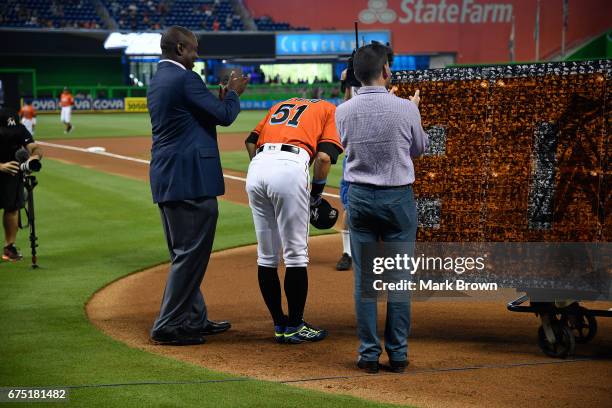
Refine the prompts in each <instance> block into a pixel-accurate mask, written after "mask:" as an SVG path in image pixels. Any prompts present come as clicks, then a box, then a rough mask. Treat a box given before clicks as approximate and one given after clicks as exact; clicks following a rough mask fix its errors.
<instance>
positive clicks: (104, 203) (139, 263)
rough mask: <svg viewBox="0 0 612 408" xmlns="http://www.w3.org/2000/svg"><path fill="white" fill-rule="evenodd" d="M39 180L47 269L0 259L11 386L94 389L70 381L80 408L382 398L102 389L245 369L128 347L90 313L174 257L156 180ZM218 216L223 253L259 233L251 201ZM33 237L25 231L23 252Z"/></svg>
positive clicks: (262, 389) (187, 387)
mask: <svg viewBox="0 0 612 408" xmlns="http://www.w3.org/2000/svg"><path fill="white" fill-rule="evenodd" d="M39 181H40V184H39V186H38V187H37V188H36V190H35V193H36V194H35V197H36V207H37V220H38V222H37V226H38V230H39V237H40V241H39V242H40V247H39V263H40V265H41V266H42V267H41V268H40V269H38V270H32V269H30V267H29V260H27V259H24V260H23V261H22V262H19V263H2V264H0V309H1V310H2V313H1V314H0V316H1V317H0V319H1V320H0V324H1V327H2V341H0V356H2V357H1V358H2V362H1V364H0V385H1V386H21V387H27V386H30V387H32V386H45V385H46V386H62V385H63V386H69V385H72V386H76V385H82V386H87V387H81V388H75V389H73V390H71V394H70V399H71V406H79V407H109V406H121V407H179V406H180V407H191V406H192V407H202V406H214V407H225V406H227V407H230V406H231V407H290V406H304V405H308V406H316V407H343V406H345V407H380V406H383V405H381V404H377V403H374V402H369V401H364V400H359V399H356V398H352V397H346V396H337V395H332V394H324V393H319V392H314V391H307V390H304V389H300V388H297V387H293V386H288V385H281V384H277V383H272V382H265V381H246V382H224V383H208V384H174V385H172V384H161V385H159V384H158V385H124V386H111V387H95V386H96V385H102V384H126V383H140V382H162V383H163V382H182V381H185V382H189V381H200V382H201V381H206V380H213V379H228V378H235V377H231V376H229V375H226V374H223V373H219V372H213V371H210V370H207V369H204V368H202V367H198V366H195V365H191V364H188V363H184V362H181V361H177V360H174V359H171V358H165V357H160V356H158V355H153V354H149V353H147V352H144V351H141V350H137V349H133V348H130V347H128V346H126V345H124V344H123V343H120V342H117V341H115V340H113V339H111V338H109V337H107V336H106V335H104V334H102V333H101V332H99V331H98V330H97V329H95V328H94V326H92V325H91V324H90V323H89V322H88V320H87V318H86V316H85V312H84V304H85V303H86V302H87V300H88V299H89V298H90V296H91V295H92V294H93V293H94V292H95V291H96V290H97V289H99V288H101V287H103V286H104V285H106V284H108V283H109V282H112V281H113V280H116V279H118V278H121V277H122V276H125V275H127V274H129V273H132V272H134V271H137V270H141V269H143V268H145V267H148V266H152V265H155V264H159V263H162V262H166V260H167V256H168V255H167V249H166V247H165V242H164V240H163V235H162V228H161V225H160V220H159V214H158V212H157V209H156V207H155V206H154V205H153V204H152V203H151V199H150V192H149V188H148V186H147V184H146V183H144V182H139V181H135V180H131V179H127V178H123V177H119V176H113V175H108V174H104V173H100V172H97V171H94V170H90V169H85V168H81V167H77V166H73V165H68V164H63V163H60V162H56V161H53V160H46V161H45V167H44V171H43V172H41V173H39ZM220 214H221V215H220V219H219V227H218V230H217V235H216V240H215V250H220V249H223V248H229V247H234V246H239V245H244V244H248V243H252V242H254V239H255V237H254V233H253V227H252V221H251V216H250V211H249V209H248V207H246V206H244V205H238V204H232V203H228V202H223V201H221V202H220ZM27 235H28V234H27V231H21V233H20V235H19V240H18V246H20V247H21V248H22V250H23V252H24V254H28V242H27ZM44 405H45V404H42V405H39V404H36V406H44ZM17 406H24V405H21V404H20V405H17Z"/></svg>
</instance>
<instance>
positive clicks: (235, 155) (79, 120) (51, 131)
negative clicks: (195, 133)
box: [36, 111, 342, 187]
mask: <svg viewBox="0 0 612 408" xmlns="http://www.w3.org/2000/svg"><path fill="white" fill-rule="evenodd" d="M264 114H265V112H264V111H242V112H240V114H239V115H238V119H236V122H234V124H233V125H232V126H230V127H227V128H224V127H221V126H219V127H217V130H218V132H219V133H220V134H219V137H221V138H222V137H223V133H244V134H247V133H249V132H250V131H251V130H253V128H255V126H256V125H257V123H258V122H259V121H260V120H261V118H262V117H263V116H264ZM72 117H73V122H74V125H75V130H74V131H73V132H71V133H70V134H64V130H63V129H64V128H63V126H62V124H61V123H60V122H59V114H58V115H55V114H54V115H49V114H45V115H39V116H38V126H37V128H36V139H39V140H48V141H52V140H53V139H89V138H94V137H96V138H97V137H130V136H150V135H151V124H150V123H149V114H148V113H99V114H93V113H76V114H73V115H72ZM221 160H222V163H223V168H226V169H229V170H236V171H242V172H245V173H246V171H247V169H248V167H249V158H248V156H247V154H246V152H245V151H244V150H239V151H232V152H222V153H221ZM341 163H342V156H341V157H340V158H339V159H338V163H337V164H336V165H335V166H332V168H331V171H330V173H329V177H328V178H327V185H329V186H332V187H340V178H341V176H342V165H341ZM311 173H312V169H311Z"/></svg>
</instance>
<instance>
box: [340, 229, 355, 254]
mask: <svg viewBox="0 0 612 408" xmlns="http://www.w3.org/2000/svg"><path fill="white" fill-rule="evenodd" d="M340 234H342V252H343V253H347V254H348V255H349V256H352V255H351V234H350V233H349V232H348V231H347V230H342V231H340Z"/></svg>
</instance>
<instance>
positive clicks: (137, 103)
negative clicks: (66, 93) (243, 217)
mask: <svg viewBox="0 0 612 408" xmlns="http://www.w3.org/2000/svg"><path fill="white" fill-rule="evenodd" d="M282 100H284V99H282ZM282 100H267V101H265V100H259V101H256V100H241V101H240V109H242V110H262V109H263V110H265V109H270V108H271V107H272V106H274V105H275V104H276V103H278V102H281V101H282ZM326 100H327V101H329V102H331V103H333V104H334V105H339V104H340V103H342V99H340V98H332V99H326ZM32 105H33V106H34V109H36V111H38V112H41V113H45V112H49V113H51V112H59V111H60V104H59V99H57V98H35V99H32ZM73 109H74V110H75V111H85V112H147V98H144V97H128V98H113V99H110V98H95V99H90V98H75V100H74V108H73Z"/></svg>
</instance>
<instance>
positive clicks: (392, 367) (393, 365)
mask: <svg viewBox="0 0 612 408" xmlns="http://www.w3.org/2000/svg"><path fill="white" fill-rule="evenodd" d="M407 366H408V361H406V360H403V361H394V360H389V371H391V372H392V373H403V372H404V371H406V367H407Z"/></svg>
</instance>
